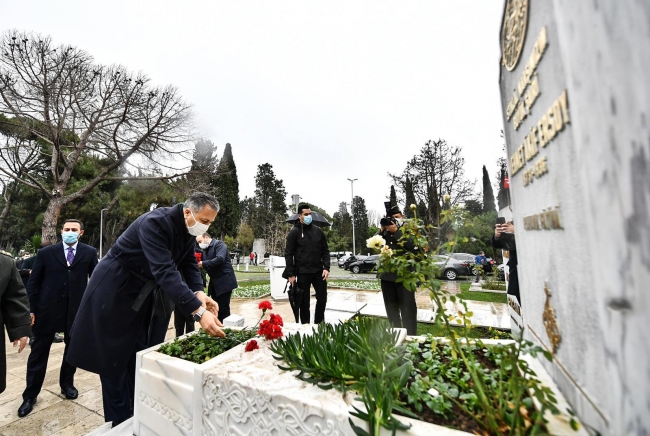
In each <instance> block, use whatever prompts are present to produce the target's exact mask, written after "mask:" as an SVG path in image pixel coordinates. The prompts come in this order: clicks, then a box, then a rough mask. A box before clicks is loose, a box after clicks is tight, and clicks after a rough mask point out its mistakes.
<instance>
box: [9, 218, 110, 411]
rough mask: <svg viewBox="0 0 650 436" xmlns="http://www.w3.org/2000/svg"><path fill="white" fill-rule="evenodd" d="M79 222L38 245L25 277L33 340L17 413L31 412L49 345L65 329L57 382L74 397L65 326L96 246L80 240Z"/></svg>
mask: <svg viewBox="0 0 650 436" xmlns="http://www.w3.org/2000/svg"><path fill="white" fill-rule="evenodd" d="M83 234H84V226H83V223H82V222H81V221H79V220H74V219H70V220H66V221H65V222H64V223H63V228H62V229H61V237H62V239H63V241H62V242H59V243H58V244H54V245H50V246H49V247H46V248H43V249H41V250H39V252H38V254H37V255H36V262H34V267H33V269H32V273H31V275H30V277H29V281H28V282H27V294H28V295H29V306H30V312H31V316H32V325H33V329H32V330H33V332H34V342H33V343H32V351H31V353H30V354H29V359H28V360H27V387H26V388H25V391H24V392H23V403H22V405H21V406H20V408H19V409H18V416H20V417H23V416H25V415H27V414H28V413H29V412H31V411H32V408H33V407H34V404H36V397H38V394H39V393H40V392H41V388H42V387H43V381H44V380H45V372H46V370H47V360H48V357H49V355H50V348H51V347H52V342H53V341H54V334H55V333H56V332H64V334H65V349H64V350H63V362H61V372H60V376H59V385H60V386H61V393H62V394H63V395H65V397H66V398H67V399H69V400H73V399H75V398H77V396H78V392H77V389H75V387H74V373H75V372H76V370H77V368H75V367H74V366H72V365H70V364H69V363H68V362H67V361H66V359H65V358H66V356H67V354H68V348H69V342H70V338H69V336H70V327H72V323H73V322H74V318H75V316H76V315H77V309H79V304H80V303H81V297H83V295H84V291H85V290H86V285H87V284H88V277H90V275H91V274H92V272H93V270H94V269H95V266H96V265H97V250H95V248H93V247H91V246H90V245H86V244H82V243H81V242H79V238H80V237H81V236H82V235H83Z"/></svg>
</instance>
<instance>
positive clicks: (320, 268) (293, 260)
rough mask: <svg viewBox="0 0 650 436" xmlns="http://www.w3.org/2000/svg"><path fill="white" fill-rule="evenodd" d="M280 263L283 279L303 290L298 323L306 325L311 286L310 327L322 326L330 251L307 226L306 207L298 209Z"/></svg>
mask: <svg viewBox="0 0 650 436" xmlns="http://www.w3.org/2000/svg"><path fill="white" fill-rule="evenodd" d="M284 259H285V261H286V265H287V266H286V268H285V270H284V276H286V277H288V278H289V282H291V285H292V286H295V285H296V283H297V286H298V287H299V288H300V289H302V290H303V292H302V298H301V300H300V307H299V316H300V322H301V323H302V324H309V320H310V313H309V303H310V301H309V300H310V299H309V292H310V288H311V286H312V285H313V286H314V290H315V291H316V311H315V312H316V313H315V314H314V323H315V324H319V323H321V322H323V321H324V320H325V306H326V304H327V278H328V277H329V274H330V251H329V248H328V246H327V239H326V238H325V234H324V233H323V231H322V230H321V229H320V227H317V226H315V225H312V223H311V209H310V207H309V205H308V204H301V205H299V206H298V222H297V223H296V224H295V226H294V227H293V228H292V229H291V231H290V232H289V235H288V236H287V245H286V248H285V251H284ZM294 314H295V312H294ZM297 317H298V315H296V318H297ZM296 321H297V319H296Z"/></svg>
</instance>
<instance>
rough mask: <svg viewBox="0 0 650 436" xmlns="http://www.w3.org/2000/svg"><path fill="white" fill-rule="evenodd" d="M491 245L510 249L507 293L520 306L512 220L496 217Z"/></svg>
mask: <svg viewBox="0 0 650 436" xmlns="http://www.w3.org/2000/svg"><path fill="white" fill-rule="evenodd" d="M492 246H493V247H494V248H501V249H503V250H508V251H510V260H509V261H508V269H509V271H510V274H509V278H508V294H509V295H512V296H514V297H516V298H517V301H518V302H519V305H520V306H521V297H520V295H519V277H518V276H517V244H516V243H515V226H514V224H513V222H512V221H508V222H506V219H505V218H504V217H502V216H500V217H497V222H496V224H495V226H494V236H492Z"/></svg>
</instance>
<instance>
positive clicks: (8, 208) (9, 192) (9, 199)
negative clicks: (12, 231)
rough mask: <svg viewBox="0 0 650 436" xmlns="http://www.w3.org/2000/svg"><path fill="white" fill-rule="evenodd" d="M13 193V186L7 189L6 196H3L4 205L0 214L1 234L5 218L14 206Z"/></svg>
mask: <svg viewBox="0 0 650 436" xmlns="http://www.w3.org/2000/svg"><path fill="white" fill-rule="evenodd" d="M14 193H15V186H13V184H12V186H11V187H7V195H6V196H5V205H4V207H3V208H2V212H0V232H2V229H3V228H4V226H5V222H6V221H7V217H8V216H9V212H10V211H11V206H12V205H13V204H14Z"/></svg>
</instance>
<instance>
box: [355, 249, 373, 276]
mask: <svg viewBox="0 0 650 436" xmlns="http://www.w3.org/2000/svg"><path fill="white" fill-rule="evenodd" d="M357 257H363V259H359V260H357V261H355V262H352V263H351V264H350V271H352V272H353V273H354V274H359V273H360V272H368V271H372V270H373V269H375V268H376V267H377V262H378V261H379V255H378V254H374V255H372V256H357Z"/></svg>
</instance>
